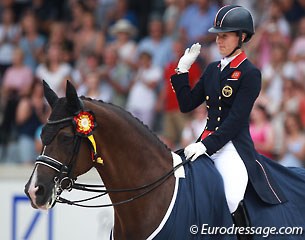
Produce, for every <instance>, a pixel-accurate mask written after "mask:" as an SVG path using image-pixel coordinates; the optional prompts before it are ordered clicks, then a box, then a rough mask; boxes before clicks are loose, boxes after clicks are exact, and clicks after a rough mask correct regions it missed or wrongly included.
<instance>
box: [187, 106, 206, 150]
mask: <svg viewBox="0 0 305 240" xmlns="http://www.w3.org/2000/svg"><path fill="white" fill-rule="evenodd" d="M207 117H208V112H207V109H206V105H205V104H204V105H202V106H200V107H198V108H196V109H195V110H194V111H193V112H192V115H191V117H190V119H191V120H189V121H187V122H186V124H185V126H184V128H183V130H182V135H181V147H183V148H185V147H186V146H188V145H189V144H191V143H193V142H195V141H196V140H197V138H198V137H199V136H200V135H201V134H202V129H203V128H204V126H205V125H206V123H207Z"/></svg>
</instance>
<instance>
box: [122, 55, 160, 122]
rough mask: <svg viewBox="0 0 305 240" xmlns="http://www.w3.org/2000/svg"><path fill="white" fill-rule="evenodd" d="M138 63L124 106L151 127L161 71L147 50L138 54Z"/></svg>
mask: <svg viewBox="0 0 305 240" xmlns="http://www.w3.org/2000/svg"><path fill="white" fill-rule="evenodd" d="M138 65H139V68H138V71H137V73H136V76H135V78H134V80H133V85H132V86H131V89H130V92H129V96H128V99H127V104H126V108H127V110H128V111H130V112H131V113H132V114H133V115H134V116H135V117H137V118H139V119H140V120H142V121H143V122H144V123H145V124H146V125H147V126H148V127H150V128H151V127H152V126H153V122H154V113H155V112H154V109H155V104H156V100H157V93H156V88H157V86H158V83H159V82H160V80H161V76H162V72H161V69H160V68H159V67H157V66H154V65H153V64H152V55H151V54H150V53H148V52H142V53H141V54H140V57H139V64H138Z"/></svg>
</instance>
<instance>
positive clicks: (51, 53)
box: [36, 45, 72, 96]
mask: <svg viewBox="0 0 305 240" xmlns="http://www.w3.org/2000/svg"><path fill="white" fill-rule="evenodd" d="M71 74H72V68H71V66H70V65H69V64H67V63H65V62H63V61H62V49H61V47H60V46H58V45H50V46H49V47H48V49H47V53H46V59H45V62H44V63H41V64H39V66H38V67H37V70H36V77H37V78H39V79H41V80H45V81H46V82H47V83H48V84H49V85H50V87H51V88H52V89H53V90H54V91H55V92H56V93H57V94H58V95H60V96H63V95H64V92H63V89H64V88H65V87H64V86H65V85H64V84H65V80H67V79H68V77H69V76H71Z"/></svg>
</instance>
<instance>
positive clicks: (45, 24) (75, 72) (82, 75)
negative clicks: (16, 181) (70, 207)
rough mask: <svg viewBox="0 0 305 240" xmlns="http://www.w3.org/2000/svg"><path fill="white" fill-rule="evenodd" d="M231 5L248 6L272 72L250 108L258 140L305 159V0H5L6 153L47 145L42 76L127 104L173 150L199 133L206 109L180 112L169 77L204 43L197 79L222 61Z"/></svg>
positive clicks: (286, 161)
mask: <svg viewBox="0 0 305 240" xmlns="http://www.w3.org/2000/svg"><path fill="white" fill-rule="evenodd" d="M226 4H238V5H242V6H244V7H246V8H247V9H249V10H250V11H251V13H252V14H253V17H254V20H255V27H256V33H255V35H254V37H253V38H252V40H251V41H250V42H249V43H247V44H245V46H244V50H245V51H246V53H247V55H248V57H249V59H250V60H251V61H252V62H254V63H255V64H256V65H257V66H258V67H259V68H260V70H261V72H262V80H263V85H262V91H261V95H260V96H259V98H258V100H257V102H256V103H255V106H254V109H253V112H252V114H251V123H250V132H251V135H252V138H253V140H254V143H255V147H256V149H257V150H258V151H259V152H260V153H261V154H264V155H266V156H268V157H270V158H272V159H274V160H275V161H278V162H279V163H281V164H283V165H285V166H304V164H305V135H304V127H305V0H256V1H242V0H218V1H217V0H145V1H143V0H142V1H141V0H52V1H47V0H2V1H1V2H0V162H2V163H3V162H5V163H21V164H32V163H33V162H34V160H35V157H36V156H37V154H39V152H40V151H41V142H40V132H41V128H42V126H43V124H44V123H45V122H46V120H47V118H48V116H49V113H50V109H49V107H48V105H47V104H46V102H45V99H44V97H43V87H42V80H45V81H46V82H47V83H48V84H49V85H50V86H51V88H52V89H53V90H54V91H55V92H56V93H57V94H58V95H59V96H64V94H65V84H66V80H67V79H69V80H70V81H72V82H73V84H74V85H75V86H76V88H77V90H78V93H79V95H85V96H88V97H91V98H95V99H100V100H103V101H105V102H111V103H113V104H116V105H118V106H121V107H122V108H124V109H126V110H127V111H129V112H131V113H132V114H133V115H134V116H136V117H137V118H139V119H140V120H141V121H142V122H143V123H144V124H146V125H147V126H148V127H149V128H150V129H152V130H153V131H154V132H156V133H157V134H158V136H159V137H160V138H161V139H162V140H163V141H164V142H165V143H166V144H167V145H168V146H169V147H170V148H171V149H173V150H175V149H178V148H181V147H185V146H186V145H188V144H190V143H192V142H194V141H196V139H197V138H198V136H199V135H200V134H201V131H202V130H203V129H204V126H205V122H206V118H207V112H206V108H205V106H201V107H199V108H197V109H196V110H194V111H193V112H191V113H189V114H182V113H180V110H179V107H178V103H177V101H176V97H175V94H174V92H173V91H172V88H171V85H170V76H171V75H172V74H174V72H175V71H174V69H175V68H176V66H177V63H178V60H179V58H180V57H181V56H182V55H183V53H184V50H185V48H187V47H189V46H190V45H191V44H193V43H196V42H199V43H201V45H202V48H201V54H200V57H199V58H198V60H197V61H196V62H195V63H194V64H193V65H192V68H191V69H190V73H189V74H190V75H191V79H192V81H191V82H190V84H191V85H192V86H193V85H194V84H195V83H196V81H198V79H199V78H200V76H201V74H202V72H203V70H204V68H205V66H206V65H207V64H208V63H209V62H211V61H216V60H220V58H221V56H219V54H218V51H217V48H216V45H215V35H212V34H209V33H208V29H209V28H210V27H211V26H212V25H213V21H214V17H215V15H216V13H217V11H218V9H219V8H220V7H221V6H223V5H226ZM249 81H251V79H249Z"/></svg>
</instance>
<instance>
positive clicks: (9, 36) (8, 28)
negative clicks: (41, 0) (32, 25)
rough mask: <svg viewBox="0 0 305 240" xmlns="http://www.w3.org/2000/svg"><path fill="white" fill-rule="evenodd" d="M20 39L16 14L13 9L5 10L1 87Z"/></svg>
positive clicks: (0, 44)
mask: <svg viewBox="0 0 305 240" xmlns="http://www.w3.org/2000/svg"><path fill="white" fill-rule="evenodd" d="M19 37H20V28H19V26H18V25H17V24H15V23H14V12H13V11H12V9H11V8H5V9H4V10H3V13H2V19H1V23H0V85H1V78H2V76H3V74H4V72H5V70H6V69H7V68H8V67H10V66H11V65H12V62H13V52H14V48H15V46H16V45H17V43H18V41H19Z"/></svg>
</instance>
